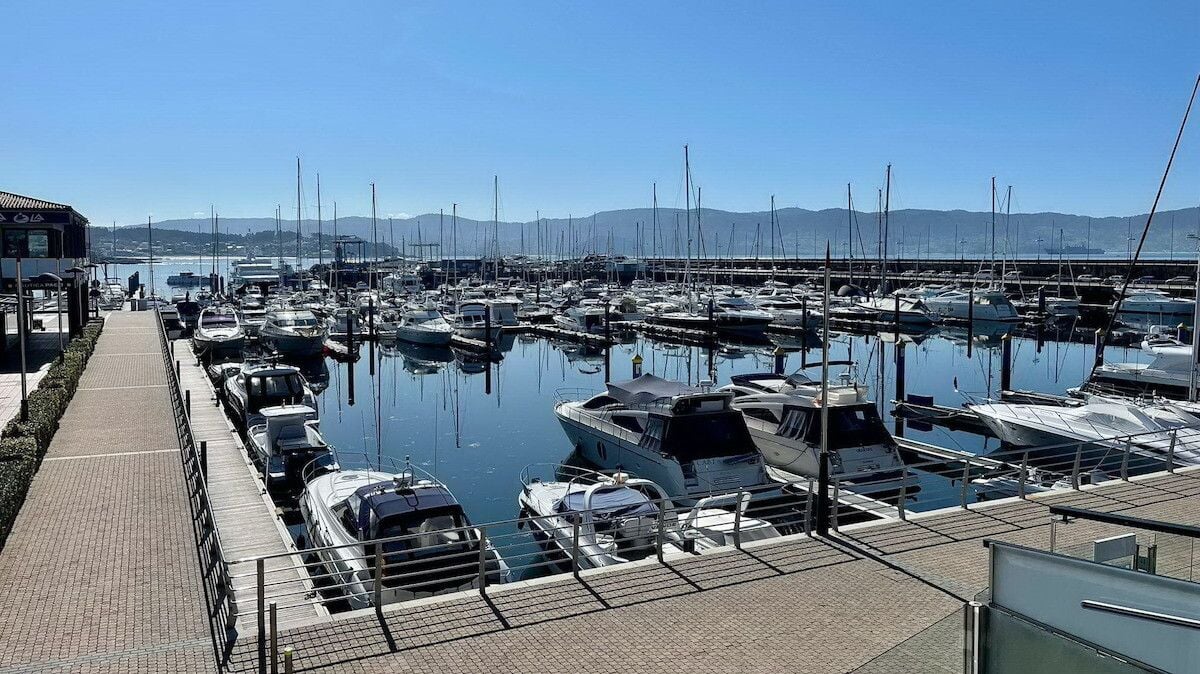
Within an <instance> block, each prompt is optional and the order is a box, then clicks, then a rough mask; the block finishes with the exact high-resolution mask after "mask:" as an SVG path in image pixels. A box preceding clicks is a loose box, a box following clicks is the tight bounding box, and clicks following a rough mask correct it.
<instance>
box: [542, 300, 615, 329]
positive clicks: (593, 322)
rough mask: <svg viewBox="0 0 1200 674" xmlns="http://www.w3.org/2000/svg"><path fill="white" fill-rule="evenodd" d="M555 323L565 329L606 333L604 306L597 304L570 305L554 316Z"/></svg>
mask: <svg viewBox="0 0 1200 674" xmlns="http://www.w3.org/2000/svg"><path fill="white" fill-rule="evenodd" d="M609 320H610V321H611V320H612V317H611V316H610V317H609ZM554 324H555V325H556V326H558V327H560V328H562V329H563V330H571V331H573V332H587V333H591V334H596V335H599V334H604V308H603V307H601V306H599V305H597V304H591V305H581V306H577V307H569V308H567V310H566V311H564V312H563V313H561V314H558V315H556V316H555V317H554Z"/></svg>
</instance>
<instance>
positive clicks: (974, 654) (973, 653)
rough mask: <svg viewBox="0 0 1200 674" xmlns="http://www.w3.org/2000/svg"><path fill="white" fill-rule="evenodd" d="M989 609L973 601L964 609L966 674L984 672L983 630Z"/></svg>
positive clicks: (964, 668)
mask: <svg viewBox="0 0 1200 674" xmlns="http://www.w3.org/2000/svg"><path fill="white" fill-rule="evenodd" d="M986 612H987V607H986V606H984V605H983V604H982V603H981V602H978V601H971V602H968V603H967V605H966V606H964V607H963V669H962V671H963V672H965V673H966V674H979V673H980V672H981V671H983V668H982V663H983V653H982V652H981V651H982V650H983V630H984V622H985V616H986V615H987V613H986Z"/></svg>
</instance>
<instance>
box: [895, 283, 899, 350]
mask: <svg viewBox="0 0 1200 674" xmlns="http://www.w3.org/2000/svg"><path fill="white" fill-rule="evenodd" d="M895 321H896V326H895V330H896V343H897V344H899V343H900V295H898V294H897V295H896V315H895Z"/></svg>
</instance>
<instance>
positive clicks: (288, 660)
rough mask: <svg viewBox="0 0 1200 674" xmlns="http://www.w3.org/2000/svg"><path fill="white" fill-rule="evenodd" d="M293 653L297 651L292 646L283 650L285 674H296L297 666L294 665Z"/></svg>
mask: <svg viewBox="0 0 1200 674" xmlns="http://www.w3.org/2000/svg"><path fill="white" fill-rule="evenodd" d="M293 653H295V649H293V648H292V647H291V646H288V647H287V648H285V649H283V674H294V672H295V671H296V670H295V665H293V664H292V654H293Z"/></svg>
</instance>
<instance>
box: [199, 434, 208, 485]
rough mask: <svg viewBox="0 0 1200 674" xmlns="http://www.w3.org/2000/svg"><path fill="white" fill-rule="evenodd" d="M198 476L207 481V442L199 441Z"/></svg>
mask: <svg viewBox="0 0 1200 674" xmlns="http://www.w3.org/2000/svg"><path fill="white" fill-rule="evenodd" d="M200 474H201V475H203V476H204V479H205V481H207V480H208V440H201V441H200Z"/></svg>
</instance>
